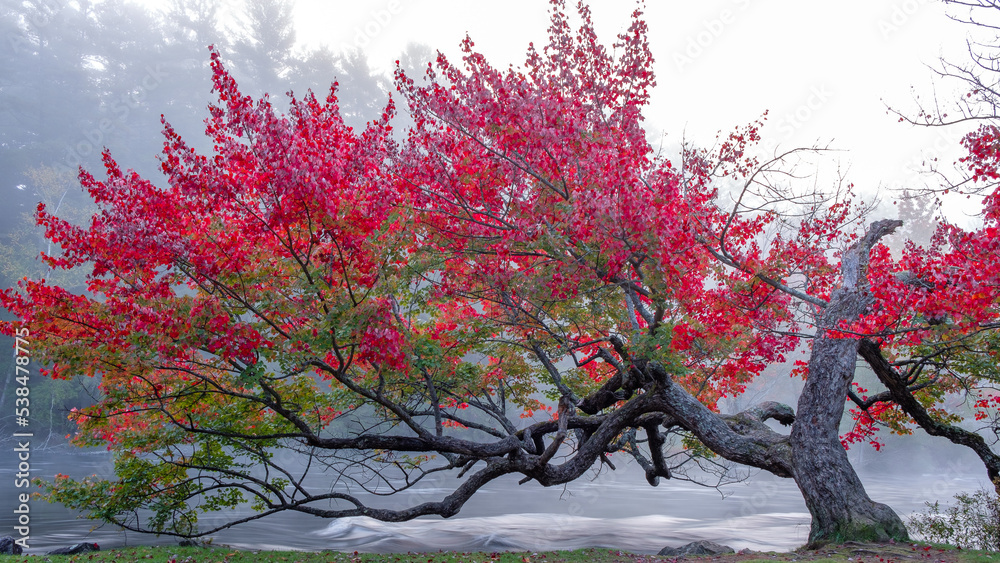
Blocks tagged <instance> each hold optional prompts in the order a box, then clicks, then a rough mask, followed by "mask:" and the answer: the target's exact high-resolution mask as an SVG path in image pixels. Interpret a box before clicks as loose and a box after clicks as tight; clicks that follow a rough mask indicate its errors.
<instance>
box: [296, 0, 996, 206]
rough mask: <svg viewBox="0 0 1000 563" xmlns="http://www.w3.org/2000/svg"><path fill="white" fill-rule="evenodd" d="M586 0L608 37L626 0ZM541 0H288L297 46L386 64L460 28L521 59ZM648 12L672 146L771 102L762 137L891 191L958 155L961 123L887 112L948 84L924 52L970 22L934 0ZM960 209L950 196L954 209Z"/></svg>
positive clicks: (932, 51)
mask: <svg viewBox="0 0 1000 563" xmlns="http://www.w3.org/2000/svg"><path fill="white" fill-rule="evenodd" d="M591 7H592V10H593V13H594V19H595V23H596V26H597V29H598V33H599V35H600V37H601V39H602V41H604V42H605V43H606V44H607V43H610V42H612V41H613V40H614V36H615V35H616V34H617V33H618V32H619V31H622V30H623V29H624V28H625V27H626V26H627V25H628V22H629V18H630V15H631V12H632V10H633V9H634V8H635V4H634V3H633V2H629V1H622V0H595V1H593V2H591ZM548 9H549V4H548V2H546V1H544V0H505V1H504V2H478V1H469V0H354V1H344V0H334V1H331V0H297V3H296V22H297V32H298V39H299V42H300V44H301V45H302V46H303V47H309V46H318V45H320V44H326V45H329V46H331V47H333V48H335V49H346V48H352V47H354V48H360V49H362V50H363V51H364V52H365V53H366V55H367V56H368V60H369V63H370V64H371V65H372V67H373V68H376V69H379V70H382V71H384V72H386V73H389V72H391V70H392V68H393V62H394V61H395V60H396V59H397V58H399V56H400V53H401V52H402V51H403V50H404V49H405V48H406V46H407V45H408V44H410V43H422V44H425V45H427V46H429V47H431V48H433V49H439V50H442V51H444V52H445V54H447V55H449V56H451V57H452V58H453V59H456V58H457V53H458V44H459V42H460V41H461V39H462V38H463V37H464V35H465V34H466V33H468V34H470V35H471V37H472V38H473V40H474V41H475V42H476V46H477V48H478V49H479V50H480V51H481V52H482V53H484V54H485V55H486V56H487V57H488V58H489V59H490V60H491V61H492V62H493V63H494V65H495V66H499V67H506V66H507V65H508V64H510V63H513V64H515V65H519V64H520V63H521V62H522V61H523V59H524V53H525V49H526V47H527V45H528V43H529V42H531V41H534V42H535V43H536V44H537V45H544V44H545V43H546V40H547V36H546V28H547V26H548V21H549V20H548ZM645 12H646V19H647V22H648V24H649V31H650V44H651V48H652V51H653V54H654V56H655V57H656V72H657V81H658V86H657V88H656V90H655V91H654V92H653V96H652V100H653V102H652V107H650V108H649V110H648V111H647V113H646V117H647V125H648V127H649V129H650V130H651V131H654V132H657V133H661V134H663V135H665V137H664V138H665V144H666V145H667V146H670V145H671V144H674V145H676V143H678V142H679V141H680V140H681V137H682V136H684V137H686V138H687V139H691V140H694V141H696V142H700V143H710V142H711V140H712V139H713V138H714V136H715V134H716V133H717V132H719V131H723V132H728V131H730V130H732V129H733V128H735V127H736V126H739V125H742V124H746V123H748V122H750V121H753V120H754V119H756V118H758V117H759V116H760V115H761V114H762V113H763V112H764V111H765V110H767V111H769V117H768V125H767V127H766V129H765V130H764V136H765V139H766V141H767V142H768V143H770V144H777V145H778V146H780V147H782V148H791V147H793V146H806V145H812V144H814V143H816V142H817V141H818V142H819V143H820V144H824V145H825V144H831V146H832V147H835V148H838V149H842V152H838V153H837V155H838V158H839V167H840V169H841V170H847V171H848V178H849V179H850V180H852V181H853V182H854V183H855V184H856V185H857V186H858V187H859V188H861V189H864V190H873V189H875V188H881V192H882V193H883V197H884V198H887V199H891V198H892V195H891V192H889V191H887V188H900V187H904V186H909V187H919V185H921V184H922V183H924V182H926V181H928V179H927V178H926V177H923V178H921V177H919V176H916V175H915V173H916V172H917V171H918V170H919V169H920V163H921V161H922V160H924V159H925V158H929V157H943V158H946V159H949V160H953V159H954V157H955V156H956V155H957V154H958V152H957V150H956V146H957V141H958V139H959V138H960V137H961V134H962V133H963V132H964V130H962V129H952V130H942V129H926V128H914V127H912V126H909V125H907V124H901V123H898V121H897V118H896V116H893V115H889V114H887V111H886V107H887V105H888V106H891V107H894V108H897V109H899V110H901V111H904V112H908V113H910V114H912V113H914V112H913V110H914V109H915V107H916V106H915V104H914V102H913V94H914V93H917V94H920V95H921V96H922V98H924V99H930V98H932V97H933V95H934V93H935V89H936V93H937V95H938V97H939V99H945V100H948V99H954V97H955V96H957V92H956V91H955V90H954V89H953V85H951V84H949V83H942V82H941V81H940V80H937V81H935V77H934V75H933V73H932V72H931V70H930V69H929V68H928V65H931V66H934V65H936V64H937V62H938V60H939V59H940V58H941V57H942V56H943V57H945V58H947V59H948V60H950V61H954V62H961V63H964V62H965V61H966V60H967V58H968V57H967V54H966V39H967V37H968V35H969V33H970V32H974V31H976V30H973V29H972V28H970V27H969V26H967V25H964V24H961V23H957V22H954V21H951V20H950V19H949V18H948V17H947V15H946V10H945V8H944V6H943V5H942V4H941V3H940V2H938V1H935V0H840V1H838V2H829V1H824V2H819V1H814V0H704V1H700V2H690V1H686V2H685V1H680V0H668V1H652V0H651V1H650V2H649V5H648V6H647V7H646V9H645ZM837 167H838V164H831V165H829V166H827V172H832V171H833V170H834V169H837ZM885 194H889V195H885ZM961 210H962V209H961V207H960V206H959V207H954V206H952V207H951V208H950V211H951V213H950V215H954V214H955V213H956V212H959V213H960V212H961ZM954 219H956V220H957V219H959V218H958V217H955V218H954Z"/></svg>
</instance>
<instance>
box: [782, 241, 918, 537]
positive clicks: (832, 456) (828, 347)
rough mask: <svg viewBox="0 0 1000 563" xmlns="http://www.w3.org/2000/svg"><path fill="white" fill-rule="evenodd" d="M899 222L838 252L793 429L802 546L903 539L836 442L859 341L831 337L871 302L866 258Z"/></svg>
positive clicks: (893, 516) (893, 515)
mask: <svg viewBox="0 0 1000 563" xmlns="http://www.w3.org/2000/svg"><path fill="white" fill-rule="evenodd" d="M900 224H902V223H901V222H900V221H877V222H875V223H873V224H872V226H871V229H870V230H869V231H868V233H866V235H865V236H864V238H862V239H861V240H860V241H858V243H856V244H855V245H854V246H852V247H851V248H850V249H848V251H847V252H846V253H845V254H844V257H843V262H842V264H843V265H842V270H843V281H842V283H841V287H840V288H838V289H837V290H836V291H834V292H833V295H832V296H831V298H830V303H829V304H828V305H827V306H826V308H825V310H824V311H823V314H822V316H821V318H820V322H819V327H818V330H817V334H816V339H815V340H814V342H813V348H812V355H811V357H810V359H809V376H808V379H807V380H806V385H805V389H804V390H803V392H802V396H801V397H799V404H798V409H797V410H798V412H797V413H796V417H795V424H794V426H793V427H792V434H791V446H792V471H793V473H794V478H795V482H796V484H797V485H798V486H799V490H801V491H802V496H803V497H804V498H805V501H806V506H807V507H808V508H809V512H810V514H811V515H812V528H811V530H810V533H809V545H810V546H817V545H820V544H823V543H827V542H833V541H836V542H842V541H845V540H855V541H887V540H889V539H905V538H906V537H907V533H906V527H905V526H904V525H903V522H902V521H901V520H900V519H899V516H897V515H896V513H895V512H894V511H893V510H892V509H891V508H889V507H888V506H886V505H884V504H880V503H877V502H874V501H872V500H871V499H870V498H869V497H868V494H867V493H866V492H865V489H864V486H863V485H862V484H861V480H860V479H859V478H858V475H857V473H855V471H854V468H853V467H852V466H851V464H850V462H849V461H848V459H847V452H846V451H844V447H843V446H842V445H841V443H840V433H839V428H838V427H839V425H840V420H841V417H842V416H843V414H844V402H845V398H846V397H847V392H848V390H849V388H850V384H851V381H852V380H853V379H854V369H855V366H856V362H857V355H858V344H859V339H858V338H854V337H850V336H845V335H843V334H837V333H835V332H833V333H831V331H835V330H836V329H837V328H838V325H840V323H842V322H846V323H851V322H853V321H856V320H857V319H858V318H859V316H860V315H861V314H862V313H863V312H864V310H865V309H866V308H867V307H868V306H869V305H870V304H871V293H870V287H869V284H868V277H867V267H868V256H869V252H870V251H871V248H872V246H873V245H874V244H875V243H877V242H878V240H879V239H880V238H882V237H883V236H885V235H887V234H889V233H891V232H892V231H894V230H895V229H896V227H898V226H899V225H900Z"/></svg>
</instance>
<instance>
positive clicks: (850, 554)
mask: <svg viewBox="0 0 1000 563" xmlns="http://www.w3.org/2000/svg"><path fill="white" fill-rule="evenodd" d="M689 559H691V560H692V561H698V562H713V563H755V562H776V561H796V562H798V561H812V562H815V563H827V562H829V563H889V562H917V561H919V562H921V563H932V562H946V563H1000V554H998V553H990V552H985V551H967V550H960V549H956V548H950V547H944V546H927V545H921V544H894V545H889V544H848V545H842V546H828V547H826V548H824V549H819V550H816V551H793V552H787V553H774V552H770V553H753V554H745V555H739V554H736V555H725V556H715V557H713V556H705V557H698V558H689ZM15 560H28V561H51V562H53V563H61V562H63V561H66V562H69V561H74V562H80V563H84V562H86V563H91V562H106V563H112V562H116V563H117V562H126V561H138V562H150V563H272V562H273V563H279V562H283V563H333V562H336V563H355V562H357V563H362V562H363V563H369V562H372V563H374V562H382V561H385V562H392V563H396V562H399V563H460V562H462V563H472V562H476V563H479V562H500V563H525V562H531V563H591V562H593V563H613V562H621V563H625V562H634V563H640V562H647V561H649V562H652V561H674V560H675V559H672V558H669V557H657V556H653V555H638V554H633V553H628V552H624V551H617V550H609V549H600V548H593V549H578V550H576V551H548V552H537V553H534V552H495V553H485V552H470V553H459V552H439V553H410V554H402V553H399V554H396V553H393V554H368V553H360V554H355V553H337V552H323V553H305V552H294V551H261V552H256V551H239V550H235V549H228V548H226V547H224V546H213V547H211V548H203V547H128V548H121V549H109V550H107V551H98V552H91V553H83V554H80V555H33V556H25V555H22V556H0V561H15Z"/></svg>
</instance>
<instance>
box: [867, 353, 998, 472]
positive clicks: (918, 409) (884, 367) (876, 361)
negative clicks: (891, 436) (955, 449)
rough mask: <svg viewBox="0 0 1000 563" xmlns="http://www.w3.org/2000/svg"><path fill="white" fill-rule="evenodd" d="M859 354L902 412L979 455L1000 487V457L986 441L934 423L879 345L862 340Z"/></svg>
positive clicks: (928, 429)
mask: <svg viewBox="0 0 1000 563" xmlns="http://www.w3.org/2000/svg"><path fill="white" fill-rule="evenodd" d="M858 353H859V354H860V355H861V357H862V358H864V359H865V361H866V362H868V365H869V366H871V368H872V371H874V372H875V375H877V376H878V378H879V381H881V382H882V384H883V385H885V386H886V388H888V389H889V393H891V394H892V399H893V401H895V402H896V404H898V405H899V406H900V408H902V409H903V412H905V413H906V414H908V415H910V418H912V419H913V420H914V421H915V422H916V423H917V424H919V425H920V427H921V428H923V429H924V431H926V432H927V433H928V434H930V435H931V436H943V437H945V438H948V439H949V440H951V441H952V443H955V444H958V445H960V446H966V447H968V448H970V449H971V450H972V451H974V452H976V455H978V456H979V459H981V460H982V461H983V464H984V465H986V472H987V474H988V475H989V477H990V481H992V482H993V483H994V484H995V485H997V486H1000V481H998V477H1000V456H997V455H996V454H995V453H993V450H991V449H990V447H989V445H988V444H987V443H986V440H985V439H984V438H983V437H982V436H980V435H979V434H976V433H975V432H970V431H968V430H965V429H964V428H960V427H958V426H954V425H951V424H946V423H944V422H940V421H938V420H935V419H934V418H933V417H932V416H931V415H930V413H928V412H927V409H925V408H924V406H923V405H921V404H920V402H919V401H917V399H916V397H914V396H913V394H912V393H911V392H910V390H909V389H908V388H907V386H906V379H905V377H903V376H902V375H901V374H899V373H898V372H897V371H896V370H895V369H894V368H893V367H892V365H891V364H890V363H889V361H888V360H886V359H885V356H883V355H882V350H881V348H880V347H879V345H878V344H876V343H875V342H872V341H871V340H868V339H863V340H862V341H861V344H860V345H859V346H858Z"/></svg>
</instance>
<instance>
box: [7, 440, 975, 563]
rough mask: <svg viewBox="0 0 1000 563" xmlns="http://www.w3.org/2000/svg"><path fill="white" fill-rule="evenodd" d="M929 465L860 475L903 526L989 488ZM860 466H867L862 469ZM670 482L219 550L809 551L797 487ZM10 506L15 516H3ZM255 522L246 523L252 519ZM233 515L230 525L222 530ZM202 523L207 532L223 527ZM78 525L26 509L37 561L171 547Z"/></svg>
mask: <svg viewBox="0 0 1000 563" xmlns="http://www.w3.org/2000/svg"><path fill="white" fill-rule="evenodd" d="M943 452H946V453H942V454H937V455H930V456H928V455H924V456H923V457H922V458H921V459H920V460H917V459H908V460H900V461H898V462H884V461H883V462H880V463H879V464H878V466H877V467H875V468H874V469H872V468H869V469H868V470H867V471H865V470H862V472H861V473H862V477H863V480H864V482H865V485H866V487H867V489H868V492H869V494H870V496H871V497H872V498H873V499H874V500H877V501H879V502H885V503H887V504H889V505H890V506H892V507H893V508H894V509H896V511H897V512H899V513H900V514H901V515H902V516H903V517H904V518H905V517H906V515H908V514H910V513H912V512H914V511H918V510H922V509H923V508H924V505H923V503H924V502H925V501H933V500H942V501H948V500H950V499H951V497H952V495H953V494H954V493H956V492H959V491H971V490H974V489H976V488H978V487H980V486H982V485H983V484H985V483H986V478H985V472H984V471H982V469H981V465H980V464H979V463H978V462H977V461H976V460H975V459H974V458H969V456H967V455H966V454H965V453H964V452H962V451H961V450H960V449H947V450H943ZM862 465H864V464H862ZM32 471H33V476H37V477H43V478H49V477H51V476H52V475H54V474H55V473H58V472H63V473H71V474H73V475H74V476H82V475H89V474H92V473H97V474H99V475H107V474H108V472H109V471H110V458H109V456H108V455H104V454H84V453H77V452H67V451H65V450H49V451H39V452H33V454H32ZM452 484H453V482H452V481H449V480H447V479H439V480H437V481H435V482H432V483H428V484H427V486H425V487H424V488H423V489H420V490H418V491H412V492H408V493H405V495H406V496H404V497H401V498H400V499H398V500H397V502H400V503H405V504H413V503H415V502H423V501H425V500H431V499H438V498H441V497H443V496H444V495H446V494H448V493H449V492H451V490H452V488H451V485H452ZM24 490H25V489H15V488H13V479H6V480H3V481H2V482H0V528H2V529H3V531H0V535H7V534H11V533H12V528H13V526H14V525H15V521H14V515H13V508H14V506H15V505H14V502H15V500H16V494H17V493H18V492H24ZM724 490H725V491H726V492H727V496H726V497H725V498H723V496H722V495H721V494H720V493H719V491H716V490H714V489H708V488H702V487H698V486H695V485H692V484H691V483H686V482H678V481H666V482H662V483H661V485H660V486H659V487H656V488H653V487H650V486H648V485H647V484H646V482H645V480H644V479H643V478H642V477H641V474H640V473H639V472H638V471H637V470H636V469H635V468H634V467H628V466H626V467H620V468H619V470H618V471H616V472H613V473H610V472H606V473H605V474H603V475H601V476H600V477H599V478H597V479H595V480H589V479H586V480H580V481H578V482H576V483H572V484H570V485H569V486H568V487H566V488H562V487H556V488H549V489H546V488H543V487H540V486H538V485H537V483H528V484H525V485H521V486H518V485H517V480H516V479H513V478H511V479H504V480H499V481H497V482H494V483H491V484H490V485H489V486H488V487H486V488H484V489H483V490H482V491H480V492H479V493H478V494H477V495H476V496H474V497H473V499H472V500H471V501H470V502H469V503H468V504H467V505H466V506H465V508H463V510H462V512H461V513H460V514H459V515H457V516H455V517H453V518H451V519H447V520H445V519H442V518H438V517H427V518H421V519H417V520H413V521H410V522H403V523H392V524H390V523H385V522H379V521H376V520H372V519H369V518H345V519H340V520H335V521H328V520H322V519H319V518H315V517H312V516H307V515H302V514H291V513H289V514H278V515H275V516H271V517H268V518H266V519H263V520H260V521H256V522H252V523H249V524H245V525H241V526H237V527H235V528H231V529H228V530H225V531H223V532H221V533H219V534H217V535H216V536H215V541H216V542H218V543H225V544H229V545H233V546H236V547H241V548H259V549H291V550H323V549H333V550H338V551H354V550H358V551H366V552H406V551H437V550H460V551H504V550H533V551H537V550H551V549H575V548H581V547H608V548H617V549H624V550H628V551H635V552H644V553H655V552H657V551H659V550H660V549H661V548H662V547H663V546H665V545H674V546H677V545H682V544H684V543H687V542H690V541H695V540H701V539H708V540H712V541H716V542H719V543H723V544H727V545H730V546H732V547H734V548H735V549H741V548H750V549H755V550H790V549H794V548H796V547H798V546H800V545H802V544H803V543H805V540H806V537H807V535H808V532H809V514H808V512H807V511H806V509H805V505H804V503H803V502H802V498H801V496H800V494H799V491H798V489H797V488H796V487H795V484H794V483H793V482H792V481H791V480H788V479H779V478H776V477H772V476H770V475H768V474H758V475H756V476H754V477H753V478H752V479H751V480H750V481H749V482H746V483H740V484H736V485H732V486H729V487H726V488H725V489H724ZM4 506H7V507H9V508H6V509H5V508H3V507H4ZM247 513H249V512H247ZM230 516H231V515H227V516H226V518H228V517H230ZM223 519H224V518H223V517H222V516H219V515H211V514H210V515H205V516H203V517H202V524H203V525H204V526H211V525H213V524H216V523H218V522H221V521H223ZM95 524H96V523H95V522H93V521H88V520H83V519H79V518H78V517H77V516H76V515H75V514H74V513H72V512H70V511H68V510H66V509H65V508H63V507H61V506H58V505H49V504H47V503H45V502H42V501H33V502H32V503H31V542H30V544H29V545H30V546H31V549H30V550H29V553H43V552H45V551H47V550H50V549H53V548H55V547H62V546H66V545H71V544H74V543H77V542H80V541H93V542H97V543H99V544H100V545H101V546H102V547H103V548H109V547H115V546H121V545H126V544H130V545H145V544H166V545H170V544H176V542H177V540H176V539H175V538H169V537H156V536H152V535H146V534H136V533H123V532H121V531H118V530H115V529H112V527H110V526H103V527H99V528H96V529H93V527H94V526H95Z"/></svg>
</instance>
